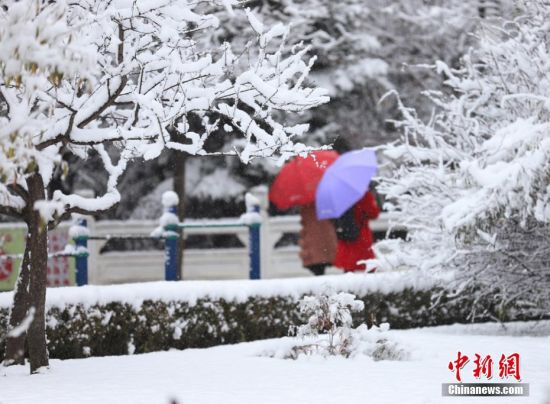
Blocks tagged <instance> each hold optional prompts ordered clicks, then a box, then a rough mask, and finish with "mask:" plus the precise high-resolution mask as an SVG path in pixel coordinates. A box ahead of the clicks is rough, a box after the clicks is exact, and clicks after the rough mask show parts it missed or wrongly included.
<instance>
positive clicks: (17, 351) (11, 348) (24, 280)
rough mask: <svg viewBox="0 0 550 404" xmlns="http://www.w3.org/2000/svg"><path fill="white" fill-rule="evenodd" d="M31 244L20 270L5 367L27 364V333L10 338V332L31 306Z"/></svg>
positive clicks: (9, 327) (27, 248)
mask: <svg viewBox="0 0 550 404" xmlns="http://www.w3.org/2000/svg"><path fill="white" fill-rule="evenodd" d="M29 251H30V250H29V243H28V242H27V243H26V244H25V253H24V254H23V261H22V262H21V268H20V269H19V275H18V277H17V283H16V285H15V291H14V294H13V306H12V310H11V313H10V320H9V325H8V336H7V337H6V355H5V356H4V362H3V365H4V366H10V365H24V364H25V338H26V336H27V333H26V331H25V332H21V333H20V334H19V335H17V336H12V337H10V336H9V332H10V331H11V330H13V329H14V328H16V327H18V326H20V325H21V323H22V322H23V320H25V318H26V316H27V312H28V310H29V304H30V300H29V299H30V295H29V281H30V273H31V271H30V254H29Z"/></svg>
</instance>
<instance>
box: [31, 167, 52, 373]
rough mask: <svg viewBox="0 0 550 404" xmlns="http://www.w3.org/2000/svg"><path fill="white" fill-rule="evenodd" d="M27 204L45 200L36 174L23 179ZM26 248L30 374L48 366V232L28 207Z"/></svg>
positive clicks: (41, 184) (42, 188)
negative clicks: (30, 317)
mask: <svg viewBox="0 0 550 404" xmlns="http://www.w3.org/2000/svg"><path fill="white" fill-rule="evenodd" d="M27 186H28V189H29V204H30V206H31V207H34V203H35V202H36V201H39V200H43V199H45V196H46V193H45V188H44V182H43V181H42V177H41V176H40V174H33V175H31V176H30V177H29V178H28V179H27ZM29 215H30V218H29V220H28V225H29V236H28V243H29V247H30V263H31V276H30V281H31V282H30V290H29V291H30V307H31V308H34V319H33V320H32V323H31V325H30V327H29V330H28V332H27V344H28V347H29V362H30V365H31V373H36V372H37V371H38V369H40V368H41V367H43V366H48V348H47V346H46V316H45V306H46V285H47V272H48V231H47V225H46V222H45V221H44V220H42V218H41V217H40V214H39V213H38V212H37V211H36V210H34V209H32V210H31V213H30V214H29Z"/></svg>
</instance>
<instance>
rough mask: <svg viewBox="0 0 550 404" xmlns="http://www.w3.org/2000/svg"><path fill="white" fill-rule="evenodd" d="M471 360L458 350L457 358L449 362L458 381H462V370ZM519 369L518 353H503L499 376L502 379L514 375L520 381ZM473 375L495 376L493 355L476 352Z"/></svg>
mask: <svg viewBox="0 0 550 404" xmlns="http://www.w3.org/2000/svg"><path fill="white" fill-rule="evenodd" d="M469 360H470V359H469V358H468V356H467V355H464V354H462V352H460V351H458V353H457V357H456V359H455V360H454V361H450V362H449V365H448V368H449V370H450V371H451V372H453V373H454V374H455V378H456V380H457V381H459V382H461V381H462V377H461V374H460V371H461V370H463V369H464V367H465V366H466V364H467V363H468V362H469ZM519 369H520V367H519V354H518V353H513V354H511V355H508V356H506V355H504V354H502V355H501V357H500V360H499V361H498V377H500V378H501V379H505V378H509V377H513V378H515V379H516V380H517V381H520V380H521V376H520V374H519ZM473 375H474V377H475V378H477V379H479V378H481V377H482V376H483V377H484V378H486V379H491V378H492V377H493V358H491V355H485V356H482V355H480V354H478V353H476V354H475V359H474V369H473Z"/></svg>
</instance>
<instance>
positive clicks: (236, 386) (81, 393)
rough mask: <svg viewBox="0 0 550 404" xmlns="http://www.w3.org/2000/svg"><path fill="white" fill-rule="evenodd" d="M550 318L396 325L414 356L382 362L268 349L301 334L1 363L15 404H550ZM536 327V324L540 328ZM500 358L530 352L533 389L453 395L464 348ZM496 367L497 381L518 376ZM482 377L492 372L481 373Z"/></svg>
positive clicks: (525, 364)
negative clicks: (446, 392) (510, 394)
mask: <svg viewBox="0 0 550 404" xmlns="http://www.w3.org/2000/svg"><path fill="white" fill-rule="evenodd" d="M533 324H534V323H516V324H514V325H513V328H514V329H515V330H524V331H529V330H531V331H532V328H533V326H534V325H533ZM548 325H549V323H548V322H541V323H540V326H541V327H540V328H542V330H543V332H542V334H543V335H542V336H538V337H535V336H521V337H518V336H512V335H501V334H502V332H498V331H497V330H496V325H494V324H488V325H476V326H462V325H454V326H450V327H437V328H425V329H415V330H406V331H396V330H390V331H388V334H389V335H391V336H392V338H394V339H396V340H399V341H400V343H401V344H403V345H404V346H407V348H408V349H409V350H410V352H411V356H410V358H409V360H404V361H386V360H384V361H374V360H373V359H372V358H370V357H368V356H365V355H358V356H355V357H354V358H351V359H344V358H341V357H330V358H326V359H325V358H321V357H300V359H298V360H284V359H276V358H270V357H266V356H265V353H266V352H271V351H276V350H278V349H280V348H281V347H284V346H288V345H289V344H291V343H293V342H294V341H295V340H294V339H291V338H282V339H274V340H266V341H257V342H251V343H243V344H238V345H229V346H219V347H214V348H208V349H188V350H184V351H169V352H157V353H151V354H143V355H132V356H119V357H116V356H114V357H103V358H87V359H77V360H65V361H61V360H52V361H51V363H50V369H49V370H47V371H45V372H43V373H42V374H39V375H33V376H29V375H28V367H27V366H25V367H23V366H14V367H10V368H2V369H0V375H1V376H0V385H1V390H0V391H1V400H2V402H5V403H21V404H27V403H29V404H30V403H38V402H39V403H41V404H53V403H55V404H63V403H71V404H72V403H76V402H78V403H102V404H109V403H113V404H121V403H133V404H139V403H144V404H145V403H146V404H155V403H159V404H160V403H162V404H166V403H169V402H170V400H175V402H178V403H192V404H206V403H212V404H217V403H221V402H223V403H225V404H257V403H262V404H269V403H276V404H286V403H303V404H310V403H315V404H325V403H327V404H328V403H330V404H334V403H342V404H352V403H357V404H365V403H369V404H370V403H372V404H386V403H387V404H395V403H403V404H440V403H456V402H460V403H473V404H481V403H512V402H513V403H526V404H527V403H529V404H535V403H538V404H543V403H545V402H548V401H543V400H548V399H549V397H550V378H549V377H548V375H549V374H550V362H549V361H548V360H547V355H545V347H547V346H548V345H549V344H550V332H549V327H548ZM535 334H536V333H535ZM459 350H460V351H461V352H462V353H464V354H466V355H468V356H469V357H471V358H472V357H473V356H474V354H475V353H479V354H483V355H487V354H490V355H491V356H492V357H493V358H499V357H500V355H501V354H506V355H509V354H511V353H513V352H517V353H519V354H520V367H521V376H522V382H523V383H529V385H530V396H529V397H525V398H502V397H499V398H480V397H472V398H466V397H461V398H447V397H442V396H441V384H442V383H452V382H453V381H454V380H455V379H454V375H453V373H452V372H451V371H449V370H448V369H447V364H448V363H449V362H450V361H452V360H454V359H456V355H457V352H458V351H459ZM472 362H473V360H472V361H471V362H470V363H468V364H467V365H466V367H465V368H464V369H463V371H462V379H463V381H465V382H475V381H477V380H475V379H474V377H473V375H472V372H473V363H472ZM495 365H496V373H497V375H496V376H493V379H492V382H513V381H514V379H512V380H501V379H500V378H499V377H498V359H497V360H496V364H495ZM479 381H480V382H484V381H485V380H483V379H480V380H479Z"/></svg>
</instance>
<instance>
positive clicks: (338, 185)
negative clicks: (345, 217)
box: [315, 149, 378, 220]
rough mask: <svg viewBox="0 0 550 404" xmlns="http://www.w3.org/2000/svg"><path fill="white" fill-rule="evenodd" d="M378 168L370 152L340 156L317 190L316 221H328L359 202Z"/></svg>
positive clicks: (356, 152)
mask: <svg viewBox="0 0 550 404" xmlns="http://www.w3.org/2000/svg"><path fill="white" fill-rule="evenodd" d="M377 167H378V164H377V163H376V154H375V153H374V151H373V150H370V149H363V150H357V151H351V152H348V153H345V154H342V155H341V156H340V157H339V158H338V160H336V161H335V162H334V163H333V164H332V165H331V166H330V167H329V168H328V169H327V170H326V171H325V173H324V175H323V178H321V182H320V183H319V185H318V186H317V193H316V197H315V202H316V206H317V218H318V219H319V220H322V219H332V218H337V217H340V216H342V214H343V213H344V212H345V211H346V210H348V209H349V208H350V207H352V206H353V204H355V202H357V201H358V200H360V199H361V198H362V197H363V196H364V195H365V193H366V192H367V191H368V189H369V183H370V181H371V179H372V177H374V175H375V174H376V170H377Z"/></svg>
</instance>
